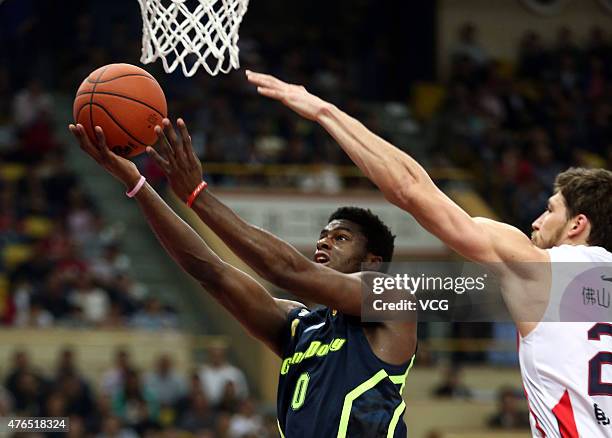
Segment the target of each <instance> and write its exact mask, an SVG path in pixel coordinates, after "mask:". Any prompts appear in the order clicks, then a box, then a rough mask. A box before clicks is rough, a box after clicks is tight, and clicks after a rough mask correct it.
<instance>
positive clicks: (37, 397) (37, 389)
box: [12, 371, 47, 417]
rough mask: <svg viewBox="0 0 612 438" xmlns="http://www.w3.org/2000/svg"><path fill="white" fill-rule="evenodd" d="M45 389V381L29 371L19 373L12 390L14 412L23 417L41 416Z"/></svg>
mask: <svg viewBox="0 0 612 438" xmlns="http://www.w3.org/2000/svg"><path fill="white" fill-rule="evenodd" d="M46 389H47V388H46V385H45V382H44V381H43V380H42V379H41V378H39V377H38V376H37V375H35V374H34V373H32V372H31V371H25V372H23V373H19V374H18V376H17V379H16V381H15V388H14V390H13V391H12V396H13V399H14V401H15V405H14V406H15V412H16V413H17V414H18V415H21V416H25V417H38V416H41V415H42V410H43V404H44V400H45V395H46Z"/></svg>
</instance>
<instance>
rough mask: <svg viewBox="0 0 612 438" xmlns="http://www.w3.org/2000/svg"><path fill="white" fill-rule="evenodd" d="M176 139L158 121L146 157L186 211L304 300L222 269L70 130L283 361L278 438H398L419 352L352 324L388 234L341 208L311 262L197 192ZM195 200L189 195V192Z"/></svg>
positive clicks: (406, 341) (128, 167)
mask: <svg viewBox="0 0 612 438" xmlns="http://www.w3.org/2000/svg"><path fill="white" fill-rule="evenodd" d="M177 124H178V127H179V130H180V134H181V135H180V138H179V136H177V135H176V133H175V131H174V128H173V127H172V125H171V124H170V122H169V121H168V120H167V119H166V120H164V122H163V130H162V128H157V132H158V136H159V139H160V141H159V143H158V145H159V152H156V151H155V150H153V149H152V148H148V150H147V152H148V153H149V154H150V155H151V156H152V157H153V158H154V159H155V160H156V161H157V163H158V164H159V165H160V166H161V168H162V169H163V170H164V172H165V173H166V175H167V176H168V179H169V181H170V185H171V186H172V189H173V190H174V192H175V193H176V194H177V195H178V196H179V197H180V198H181V199H183V200H188V199H190V197H191V198H192V200H193V199H195V202H193V204H192V206H191V207H192V208H193V210H194V211H195V212H196V213H197V214H198V216H199V217H200V218H201V219H202V220H203V221H204V222H205V223H206V224H207V225H208V226H209V227H210V228H211V229H212V230H213V231H214V232H215V233H216V234H217V235H218V236H219V237H221V239H223V241H224V242H225V243H226V244H227V245H228V246H229V247H230V248H231V249H232V250H233V251H234V252H235V253H236V254H237V255H238V256H239V257H240V258H242V259H243V260H244V261H245V262H246V263H247V264H249V265H250V266H251V267H252V268H253V269H254V270H255V271H256V272H257V273H258V274H260V275H261V276H262V277H264V278H266V279H267V280H269V281H271V282H272V283H274V284H276V285H277V286H279V287H281V288H283V289H286V290H288V291H291V292H293V293H294V294H295V295H297V296H299V297H302V298H304V299H305V300H307V301H309V302H315V303H320V304H322V305H323V306H325V307H322V308H318V309H313V310H310V309H307V308H306V307H304V306H303V305H302V304H300V303H297V302H294V301H288V300H280V299H276V298H273V297H272V296H271V295H270V294H269V293H268V292H267V291H266V290H265V289H264V288H263V287H262V286H261V285H260V284H259V283H257V282H256V281H255V280H254V279H253V278H251V277H250V276H248V275H247V274H245V273H243V272H241V271H240V270H238V269H236V268H233V267H231V266H229V265H228V264H226V263H224V262H223V261H222V260H220V259H219V258H218V257H217V256H216V255H215V254H214V253H213V252H212V251H211V250H210V248H209V247H208V246H207V245H206V243H205V242H204V241H203V240H202V239H201V238H200V237H199V236H198V235H197V234H196V233H195V232H194V231H193V230H192V229H191V228H190V227H189V226H188V225H187V224H186V223H185V222H183V221H182V220H181V219H180V218H179V217H178V216H177V215H176V214H174V212H173V211H172V210H171V209H170V207H168V206H167V204H166V203H165V202H164V201H163V200H162V199H161V198H160V197H159V196H158V195H157V193H155V191H154V190H153V188H151V187H150V186H149V185H148V184H146V183H145V184H142V177H141V175H140V173H139V171H138V169H137V168H136V166H135V165H134V164H133V163H132V162H131V161H129V160H125V159H123V158H121V157H119V156H117V155H115V154H113V153H112V152H110V151H109V149H108V147H107V146H106V143H105V140H104V134H103V132H102V130H101V129H100V128H96V136H97V144H95V145H94V144H92V142H91V141H90V140H89V139H88V138H87V135H86V134H85V131H84V129H83V127H82V126H76V127H75V126H73V125H71V126H70V130H71V132H72V133H73V134H74V135H75V137H76V138H77V139H78V140H79V142H80V144H81V148H82V149H83V150H85V151H86V152H87V153H88V154H89V155H91V156H92V157H93V158H94V159H95V160H96V161H97V162H98V163H99V164H100V165H101V166H102V167H104V168H105V169H106V170H107V171H109V172H110V173H111V174H112V175H113V176H115V177H116V178H117V179H119V180H120V181H121V182H123V183H124V184H125V186H126V187H127V188H128V191H129V193H130V195H132V196H134V197H135V199H136V200H137V202H138V204H139V206H140V208H141V210H142V211H143V213H144V215H145V216H146V218H147V220H148V221H149V224H150V226H151V228H152V229H153V231H154V233H155V234H156V236H157V238H158V240H159V241H160V242H161V243H162V245H163V246H164V248H165V249H166V251H167V252H168V254H169V255H170V256H171V257H172V258H173V259H174V260H175V261H176V262H177V263H178V264H179V265H180V266H181V267H183V269H185V270H186V271H187V272H188V273H189V274H191V275H192V276H193V277H195V278H196V279H197V280H199V281H200V283H201V284H202V286H203V287H204V288H205V289H206V290H207V291H208V292H209V293H211V294H212V295H213V296H214V297H215V298H216V299H217V300H218V301H219V302H220V303H221V304H222V305H223V306H224V307H225V308H226V309H227V310H228V311H230V312H231V313H232V314H233V315H234V317H236V318H237V319H238V320H239V321H240V322H241V323H242V324H243V325H244V326H245V328H246V329H247V330H248V331H249V332H250V333H251V334H252V335H253V336H255V337H256V338H258V339H260V340H261V341H262V342H264V343H265V344H266V345H268V346H269V347H270V348H271V349H272V350H273V351H274V352H275V353H276V354H278V355H279V356H280V357H281V359H282V365H281V369H280V378H279V387H278V405H277V408H278V422H279V429H280V432H281V434H282V435H283V436H284V437H286V438H301V437H317V438H321V437H367V438H375V437H402V438H403V437H405V436H406V426H405V424H404V422H403V419H402V415H403V413H404V411H405V404H404V402H403V400H402V396H401V392H402V390H403V387H404V383H405V380H406V376H407V374H408V371H409V369H410V366H411V365H412V362H413V360H414V353H415V350H416V323H415V322H384V323H376V324H365V323H362V322H361V319H360V314H361V296H362V278H363V275H365V274H364V272H360V271H361V270H362V266H363V267H365V268H366V270H367V271H378V270H380V269H381V266H382V264H383V263H384V262H388V261H390V260H391V257H392V253H393V239H394V236H393V235H392V234H391V232H390V231H389V229H388V228H387V227H386V226H385V225H384V224H383V223H382V222H381V221H380V219H378V217H376V216H374V215H373V214H372V213H371V212H369V211H367V210H362V209H357V208H350V207H348V208H346V207H345V208H341V209H339V210H337V211H336V212H335V213H334V214H333V215H332V216H331V217H330V221H329V223H328V225H327V226H326V227H325V228H324V229H323V230H322V231H321V235H320V236H319V240H318V241H317V245H316V248H317V249H316V252H315V253H314V256H313V260H309V259H308V258H306V257H304V256H303V255H302V254H301V253H300V252H298V251H297V250H296V249H295V248H294V247H292V246H291V245H289V244H288V243H286V242H284V241H282V240H280V239H278V238H277V237H275V236H273V235H272V234H270V233H268V232H266V231H264V230H262V229H260V228H258V227H255V226H252V225H250V224H248V223H246V222H244V221H243V220H242V219H241V218H240V217H238V216H237V215H236V214H235V213H234V212H233V211H231V210H230V209H229V208H228V207H227V206H225V205H224V204H223V203H221V202H220V201H219V200H218V199H216V198H215V197H214V196H213V195H212V194H211V193H210V192H209V191H207V190H201V191H200V192H196V191H194V188H196V187H198V186H199V187H200V188H201V187H202V186H201V185H200V183H201V181H202V167H201V164H200V162H199V161H198V160H197V158H196V157H195V154H194V153H193V150H192V148H191V138H190V136H189V134H188V132H187V128H186V126H185V124H184V122H183V121H182V120H180V119H179V120H178V122H177ZM195 193H198V194H197V196H196V197H195V198H194V197H193V196H192V195H193V194H195Z"/></svg>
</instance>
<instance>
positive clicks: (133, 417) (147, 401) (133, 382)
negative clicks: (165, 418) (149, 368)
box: [113, 370, 159, 433]
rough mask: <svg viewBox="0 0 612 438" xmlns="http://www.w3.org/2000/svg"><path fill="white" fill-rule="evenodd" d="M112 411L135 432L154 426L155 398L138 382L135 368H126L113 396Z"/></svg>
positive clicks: (156, 409)
mask: <svg viewBox="0 0 612 438" xmlns="http://www.w3.org/2000/svg"><path fill="white" fill-rule="evenodd" d="M113 412H114V413H115V414H116V415H117V416H118V417H119V418H121V419H122V420H123V421H125V424H126V425H128V426H129V427H131V428H133V429H134V430H135V431H136V432H138V433H142V432H143V431H144V430H146V429H148V428H150V427H152V426H154V425H155V424H156V422H157V419H158V413H159V406H158V403H157V400H155V398H154V397H153V394H152V393H151V391H150V390H149V388H147V387H146V386H144V385H142V384H141V382H140V376H139V374H138V372H137V371H135V370H128V371H127V373H126V374H125V379H124V381H123V385H122V387H121V388H120V389H119V390H118V391H117V392H116V393H115V395H114V396H113Z"/></svg>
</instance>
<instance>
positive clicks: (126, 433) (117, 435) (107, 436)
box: [96, 416, 139, 438]
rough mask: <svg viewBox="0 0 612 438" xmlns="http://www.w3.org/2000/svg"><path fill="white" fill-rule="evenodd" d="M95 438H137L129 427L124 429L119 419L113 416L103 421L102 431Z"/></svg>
mask: <svg viewBox="0 0 612 438" xmlns="http://www.w3.org/2000/svg"><path fill="white" fill-rule="evenodd" d="M96 438H139V436H138V434H137V433H136V432H135V431H134V430H133V429H131V428H129V427H124V426H123V424H122V422H121V419H120V418H118V417H115V416H111V417H107V418H105V419H104V423H103V425H102V431H101V432H100V433H99V434H98V435H96Z"/></svg>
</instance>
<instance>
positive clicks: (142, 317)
mask: <svg viewBox="0 0 612 438" xmlns="http://www.w3.org/2000/svg"><path fill="white" fill-rule="evenodd" d="M130 325H131V326H132V327H134V328H140V329H146V330H162V329H173V328H176V327H177V326H178V323H177V320H176V315H174V314H173V313H171V312H169V311H168V310H166V309H165V308H164V307H163V305H162V303H161V301H160V300H158V299H157V298H154V297H151V298H149V299H147V300H146V301H145V305H144V308H143V309H142V310H140V311H139V312H137V313H136V314H135V315H134V316H132V318H131V319H130Z"/></svg>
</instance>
